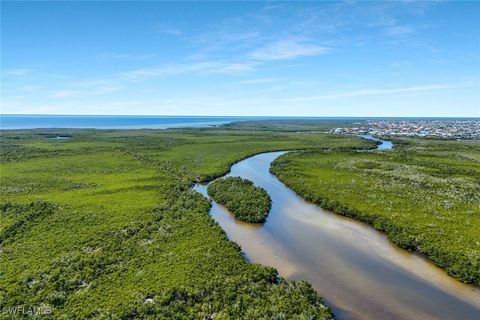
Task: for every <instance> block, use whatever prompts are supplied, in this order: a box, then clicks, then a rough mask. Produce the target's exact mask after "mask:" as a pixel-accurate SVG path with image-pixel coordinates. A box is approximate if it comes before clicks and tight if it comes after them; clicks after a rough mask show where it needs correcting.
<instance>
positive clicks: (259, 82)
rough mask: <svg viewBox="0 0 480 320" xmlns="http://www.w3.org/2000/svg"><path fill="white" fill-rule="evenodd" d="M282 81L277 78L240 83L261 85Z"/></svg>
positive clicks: (242, 81) (249, 80)
mask: <svg viewBox="0 0 480 320" xmlns="http://www.w3.org/2000/svg"><path fill="white" fill-rule="evenodd" d="M279 81H282V80H281V79H277V78H259V79H248V80H240V81H238V83H242V84H261V83H272V82H279Z"/></svg>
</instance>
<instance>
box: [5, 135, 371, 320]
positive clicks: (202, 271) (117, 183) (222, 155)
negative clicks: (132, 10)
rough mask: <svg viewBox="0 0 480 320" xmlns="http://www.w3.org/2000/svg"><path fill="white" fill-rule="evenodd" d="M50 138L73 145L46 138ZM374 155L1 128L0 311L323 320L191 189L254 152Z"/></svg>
mask: <svg viewBox="0 0 480 320" xmlns="http://www.w3.org/2000/svg"><path fill="white" fill-rule="evenodd" d="M56 135H62V136H64V135H65V136H70V137H71V139H68V140H49V139H47V137H51V136H56ZM372 146H373V144H371V143H369V142H367V141H363V140H360V139H357V138H347V137H338V136H330V135H324V134H307V133H305V134H298V133H295V134H293V133H292V134H290V133H266V132H253V133H252V132H248V131H242V130H223V129H201V130H200V129H198V130H125V131H118V130H103V131H102V130H100V131H96V130H25V131H4V132H1V139H0V152H1V153H0V156H1V164H0V169H1V170H0V192H1V205H0V237H1V238H0V308H2V309H3V308H10V307H13V306H19V305H21V306H26V307H28V306H30V307H40V306H42V305H48V306H50V307H52V310H53V313H52V315H50V317H51V318H55V319H133V318H135V319H146V318H149V319H152V318H175V319H202V318H203V319H210V318H212V317H213V316H215V318H216V319H245V318H248V319H258V318H262V319H272V318H275V317H276V318H279V319H282V318H289V319H329V318H331V313H330V311H329V309H326V308H325V307H324V306H323V304H322V302H321V299H320V298H319V297H318V296H317V294H316V293H315V291H314V290H313V289H312V288H311V287H310V286H309V285H308V284H306V283H303V282H289V283H287V282H285V281H284V280H283V279H281V278H280V277H278V275H277V273H276V271H275V270H273V269H272V268H268V267H263V266H259V265H255V264H249V263H246V262H245V261H244V259H243V257H242V255H241V254H240V248H239V247H238V245H236V244H235V243H233V242H231V241H229V240H228V239H227V238H226V235H225V233H224V231H223V230H222V229H221V228H220V227H219V226H218V224H217V223H216V222H215V221H213V219H212V218H211V217H210V216H209V214H208V211H209V208H210V205H209V202H208V201H207V199H205V198H204V197H202V196H201V195H200V194H199V193H197V192H195V191H193V190H192V189H191V186H192V185H193V183H194V182H197V181H206V180H210V179H212V178H213V177H218V176H221V175H223V174H225V173H226V172H227V171H228V169H229V167H230V166H231V165H232V164H233V163H234V162H236V161H238V160H240V159H242V158H245V157H247V156H250V155H252V154H256V153H260V152H264V151H274V150H286V149H305V148H307V149H308V148H315V149H319V148H320V149H331V148H339V149H342V150H348V149H354V148H359V147H362V148H371V147H372ZM2 317H3V318H4V319H12V318H13V316H12V315H11V314H9V315H6V314H1V315H0V318H2ZM46 318H47V317H46Z"/></svg>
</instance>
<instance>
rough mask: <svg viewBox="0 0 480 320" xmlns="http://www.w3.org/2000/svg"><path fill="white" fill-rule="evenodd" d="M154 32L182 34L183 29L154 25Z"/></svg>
mask: <svg viewBox="0 0 480 320" xmlns="http://www.w3.org/2000/svg"><path fill="white" fill-rule="evenodd" d="M155 32H157V33H161V34H165V35H169V36H177V37H179V36H182V35H183V31H182V30H180V29H177V28H167V27H156V28H155Z"/></svg>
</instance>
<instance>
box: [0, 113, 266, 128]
mask: <svg viewBox="0 0 480 320" xmlns="http://www.w3.org/2000/svg"><path fill="white" fill-rule="evenodd" d="M265 119H271V118H269V117H207V116H205V117H201V116H198V117H197V116H66V115H0V129H36V128H95V129H167V128H185V127H209V126H217V125H222V124H225V123H230V122H233V121H241V120H265Z"/></svg>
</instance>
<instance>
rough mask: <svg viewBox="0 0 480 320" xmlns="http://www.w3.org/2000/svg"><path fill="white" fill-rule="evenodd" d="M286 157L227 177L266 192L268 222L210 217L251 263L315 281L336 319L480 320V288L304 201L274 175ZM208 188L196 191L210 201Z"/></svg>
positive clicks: (246, 164)
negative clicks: (275, 167)
mask: <svg viewBox="0 0 480 320" xmlns="http://www.w3.org/2000/svg"><path fill="white" fill-rule="evenodd" d="M381 146H382V145H380V147H379V149H380V148H382V147H381ZM383 146H384V147H385V145H383ZM388 147H390V148H391V146H387V148H383V149H388ZM284 153H285V152H269V153H263V154H259V155H256V156H253V157H250V158H247V159H245V160H243V161H240V162H238V163H237V164H235V165H234V166H232V168H231V171H230V173H229V174H228V176H240V177H243V178H246V179H249V180H251V181H253V182H254V184H255V185H258V186H261V187H262V188H264V189H265V190H267V192H268V193H269V195H270V197H271V198H272V209H271V211H270V214H269V216H268V218H267V221H266V222H265V223H264V224H249V223H244V222H241V221H238V220H236V219H235V218H234V217H233V215H232V214H230V212H228V210H226V209H225V208H224V207H222V206H220V205H218V204H217V203H215V202H214V201H212V208H211V211H210V214H211V215H212V217H213V218H214V219H215V220H216V221H217V222H218V223H219V224H220V226H221V227H222V228H223V229H224V230H225V232H226V233H227V235H228V237H229V239H231V240H232V241H234V242H236V243H238V244H239V245H240V246H241V247H242V251H243V253H244V254H245V256H246V258H247V259H248V260H249V261H251V262H255V263H260V264H263V265H268V266H272V267H275V268H276V269H277V270H278V271H279V273H280V275H281V276H283V277H285V278H286V279H288V280H306V281H308V282H310V283H311V284H312V286H313V287H314V288H315V289H316V290H317V291H318V293H319V294H320V295H321V296H322V297H323V298H324V300H325V301H326V303H327V304H328V305H329V306H331V307H332V309H333V311H334V313H335V316H336V317H337V318H338V319H422V320H423V319H425V320H427V319H462V320H467V319H472V320H473V319H480V288H478V287H474V286H469V285H466V284H462V283H460V282H459V281H457V280H455V279H453V278H452V277H449V276H448V275H447V274H446V273H445V272H444V271H442V270H441V269H439V268H438V267H436V266H435V265H434V264H433V263H431V262H430V261H429V260H428V259H426V258H424V257H422V256H420V255H418V254H414V253H411V252H409V251H406V250H403V249H400V248H399V247H397V246H395V245H393V244H392V243H391V242H390V241H389V240H388V239H387V238H386V236H385V235H384V234H382V233H380V232H378V231H376V230H375V229H373V228H372V227H370V226H368V225H366V224H364V223H362V222H358V221H356V220H353V219H350V218H347V217H343V216H340V215H336V214H333V213H331V212H329V211H326V210H323V209H321V208H320V207H319V206H317V205H314V204H311V203H309V202H307V201H305V200H304V199H303V198H301V197H299V196H298V195H297V194H295V193H294V192H293V191H292V190H290V189H289V188H287V187H286V186H285V185H284V184H283V183H281V182H280V181H279V180H278V179H277V178H276V177H275V176H274V175H272V174H270V173H269V168H270V163H271V162H272V161H273V160H275V159H276V158H277V157H279V156H280V155H282V154H284ZM206 188H207V187H206V186H205V185H196V186H195V187H194V189H195V190H197V191H198V192H200V193H202V194H203V195H204V196H206V197H208V195H207V190H206Z"/></svg>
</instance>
